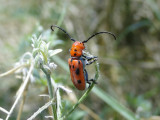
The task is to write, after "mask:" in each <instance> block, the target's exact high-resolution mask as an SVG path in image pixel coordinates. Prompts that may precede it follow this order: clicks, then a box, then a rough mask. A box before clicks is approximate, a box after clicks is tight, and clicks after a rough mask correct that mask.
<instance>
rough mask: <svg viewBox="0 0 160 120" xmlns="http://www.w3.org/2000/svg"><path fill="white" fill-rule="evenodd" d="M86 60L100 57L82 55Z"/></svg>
mask: <svg viewBox="0 0 160 120" xmlns="http://www.w3.org/2000/svg"><path fill="white" fill-rule="evenodd" d="M82 56H83V57H84V58H85V59H86V60H88V61H90V60H92V59H96V58H98V57H97V56H92V57H89V56H85V55H82Z"/></svg>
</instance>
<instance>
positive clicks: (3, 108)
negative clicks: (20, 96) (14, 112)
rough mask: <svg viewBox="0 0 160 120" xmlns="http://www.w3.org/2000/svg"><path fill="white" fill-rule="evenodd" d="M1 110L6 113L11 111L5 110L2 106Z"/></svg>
mask: <svg viewBox="0 0 160 120" xmlns="http://www.w3.org/2000/svg"><path fill="white" fill-rule="evenodd" d="M0 111H2V112H4V113H6V114H9V112H8V111H7V110H5V109H4V108H2V107H0Z"/></svg>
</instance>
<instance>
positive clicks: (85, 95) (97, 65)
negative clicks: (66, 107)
mask: <svg viewBox="0 0 160 120" xmlns="http://www.w3.org/2000/svg"><path fill="white" fill-rule="evenodd" d="M98 77H99V64H98V63H96V74H95V77H94V81H97V79H98ZM94 85H95V82H92V84H91V86H90V87H89V88H88V90H87V91H86V92H85V93H84V94H83V96H82V97H81V98H80V99H79V100H78V102H77V103H76V104H75V105H74V106H73V107H72V109H71V110H70V111H69V112H68V113H67V114H66V115H64V116H63V117H62V118H63V119H66V118H67V117H68V116H69V115H70V114H71V113H72V112H73V111H74V110H75V109H76V108H77V107H78V105H79V104H80V103H81V102H82V101H83V100H84V99H86V97H87V96H88V95H89V93H90V91H91V90H92V88H93V87H94Z"/></svg>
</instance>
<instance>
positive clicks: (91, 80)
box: [84, 69, 97, 87]
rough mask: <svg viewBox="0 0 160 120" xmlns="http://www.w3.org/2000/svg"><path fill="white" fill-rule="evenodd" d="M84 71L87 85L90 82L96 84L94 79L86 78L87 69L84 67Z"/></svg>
mask: <svg viewBox="0 0 160 120" xmlns="http://www.w3.org/2000/svg"><path fill="white" fill-rule="evenodd" d="M84 72H85V80H86V82H87V83H88V84H89V87H90V86H91V83H92V82H93V83H94V84H97V82H96V81H95V80H94V79H90V80H88V73H87V70H86V69H84Z"/></svg>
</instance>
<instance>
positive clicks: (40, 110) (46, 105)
mask: <svg viewBox="0 0 160 120" xmlns="http://www.w3.org/2000/svg"><path fill="white" fill-rule="evenodd" d="M52 104H53V99H51V100H50V101H49V102H47V103H46V104H45V105H44V106H42V107H41V108H39V109H38V110H37V111H36V112H35V113H34V114H33V115H32V116H31V117H30V118H28V119H27V120H33V119H34V118H35V117H36V116H37V115H38V114H40V113H41V112H42V111H44V110H45V109H47V108H48V107H49V106H50V105H52Z"/></svg>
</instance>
